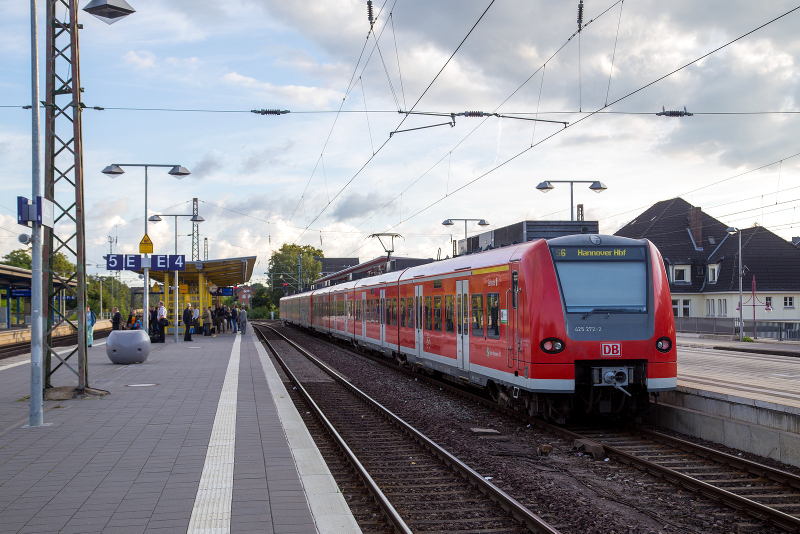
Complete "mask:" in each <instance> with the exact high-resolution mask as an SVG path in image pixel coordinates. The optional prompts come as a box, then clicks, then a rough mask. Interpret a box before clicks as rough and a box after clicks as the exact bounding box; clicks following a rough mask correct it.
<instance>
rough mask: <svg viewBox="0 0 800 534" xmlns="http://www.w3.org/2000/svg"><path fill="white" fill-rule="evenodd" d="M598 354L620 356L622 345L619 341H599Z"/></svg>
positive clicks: (607, 356) (608, 356) (609, 356)
mask: <svg viewBox="0 0 800 534" xmlns="http://www.w3.org/2000/svg"><path fill="white" fill-rule="evenodd" d="M600 355H601V356H602V357H603V358H621V357H622V345H621V344H620V343H600Z"/></svg>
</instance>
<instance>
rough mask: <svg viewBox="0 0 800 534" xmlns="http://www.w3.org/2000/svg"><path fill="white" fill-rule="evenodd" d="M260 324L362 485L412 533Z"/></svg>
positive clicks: (404, 531)
mask: <svg viewBox="0 0 800 534" xmlns="http://www.w3.org/2000/svg"><path fill="white" fill-rule="evenodd" d="M260 326H261V325H256V324H254V325H253V329H254V330H255V331H256V332H258V333H259V335H260V336H261V340H262V341H263V342H264V343H265V344H266V345H267V347H268V348H269V350H270V351H271V352H272V354H273V356H275V359H276V360H278V363H279V364H280V366H281V368H282V369H283V371H284V372H285V373H286V375H287V376H288V377H289V380H291V381H292V383H293V384H294V385H295V387H296V388H297V391H298V392H299V393H300V396H301V397H303V400H304V401H305V403H306V404H307V405H308V406H309V407H310V408H311V410H312V411H313V412H314V414H315V415H316V416H317V419H319V421H320V422H321V423H322V426H323V427H324V428H325V430H326V431H327V432H328V434H330V436H331V437H332V438H333V441H334V442H335V443H336V445H337V447H339V449H340V450H341V451H342V453H344V455H345V457H346V458H347V461H348V462H350V465H352V466H353V469H355V470H356V473H358V476H359V477H360V478H361V480H362V481H363V482H364V485H365V486H366V487H367V490H368V491H369V492H370V493H371V494H372V496H373V498H374V499H375V502H376V503H377V504H378V506H379V507H380V508H381V510H383V513H384V514H386V518H387V519H388V520H389V522H390V523H391V524H392V526H393V527H394V531H395V532H397V533H402V534H412V530H411V529H410V528H409V527H408V525H406V522H405V521H403V518H402V517H400V514H399V513H398V512H397V510H396V509H395V508H394V506H392V503H391V502H389V499H388V498H387V497H386V495H385V494H384V493H383V491H381V489H380V487H378V484H377V483H376V482H375V480H374V479H373V478H372V477H371V476H370V474H369V473H368V472H367V470H366V469H365V468H364V466H363V465H362V464H361V462H360V461H359V460H358V458H357V457H356V455H355V453H354V452H353V451H352V450H351V449H350V447H348V445H347V443H346V442H345V441H344V438H342V436H341V435H340V434H339V432H337V430H336V428H335V427H334V426H333V424H332V423H331V422H330V421H329V420H328V418H327V417H325V414H324V413H322V410H321V409H320V407H319V406H318V405H317V403H316V402H314V399H312V398H311V395H309V394H308V392H307V391H306V389H305V388H304V387H303V385H302V384H301V383H300V381H299V380H298V379H297V377H296V376H295V375H294V373H292V371H291V370H290V369H289V367H288V366H287V365H286V362H284V361H283V359H282V358H281V357H280V356H279V355H278V351H277V350H275V347H273V346H272V344H271V343H270V342H269V340H268V339H267V338H266V336H265V335H264V333H263V332H262V331H261V329H260ZM261 327H263V326H261ZM267 328H270V327H267Z"/></svg>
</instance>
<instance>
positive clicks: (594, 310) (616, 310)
mask: <svg viewBox="0 0 800 534" xmlns="http://www.w3.org/2000/svg"><path fill="white" fill-rule="evenodd" d="M627 312H635V310H628V309H626V308H592V309H591V310H590V311H588V312H586V313H585V314H584V315H583V317H581V319H586V318H587V317H589V316H590V315H592V314H593V313H627Z"/></svg>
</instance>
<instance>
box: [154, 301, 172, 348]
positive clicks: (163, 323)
mask: <svg viewBox="0 0 800 534" xmlns="http://www.w3.org/2000/svg"><path fill="white" fill-rule="evenodd" d="M156 323H157V324H158V342H159V343H166V340H165V339H164V333H165V332H164V331H165V330H166V328H167V323H169V320H168V319H167V308H166V307H165V306H164V301H163V300H162V301H161V302H159V303H158V313H157V315H156Z"/></svg>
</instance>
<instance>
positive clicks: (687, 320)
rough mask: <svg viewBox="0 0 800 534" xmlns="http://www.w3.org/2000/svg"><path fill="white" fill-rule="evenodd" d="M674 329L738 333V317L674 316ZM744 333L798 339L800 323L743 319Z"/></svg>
mask: <svg viewBox="0 0 800 534" xmlns="http://www.w3.org/2000/svg"><path fill="white" fill-rule="evenodd" d="M675 331H676V332H681V333H691V334H714V335H723V336H738V335H739V318H738V317H675ZM744 335H745V336H750V337H752V338H769V339H781V340H794V341H797V340H800V323H797V322H794V323H792V322H783V321H747V320H745V321H744Z"/></svg>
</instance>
